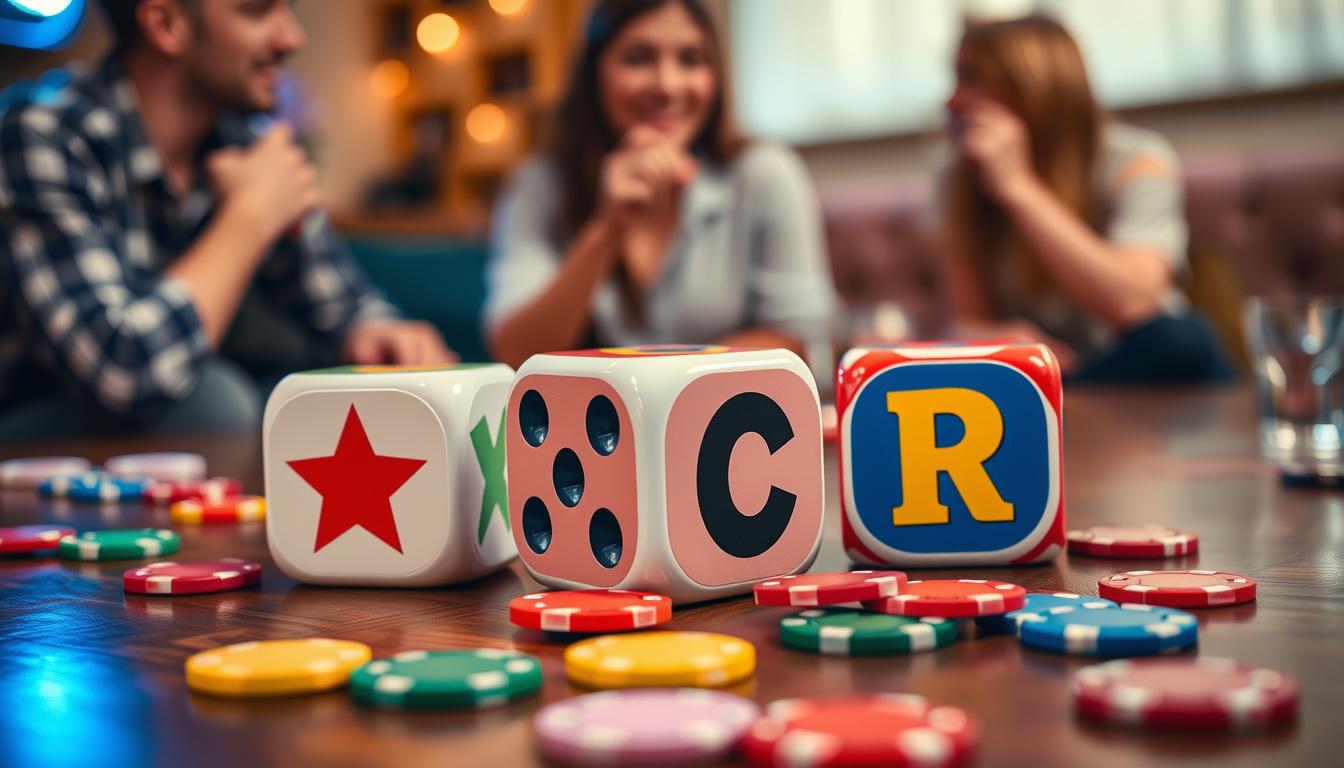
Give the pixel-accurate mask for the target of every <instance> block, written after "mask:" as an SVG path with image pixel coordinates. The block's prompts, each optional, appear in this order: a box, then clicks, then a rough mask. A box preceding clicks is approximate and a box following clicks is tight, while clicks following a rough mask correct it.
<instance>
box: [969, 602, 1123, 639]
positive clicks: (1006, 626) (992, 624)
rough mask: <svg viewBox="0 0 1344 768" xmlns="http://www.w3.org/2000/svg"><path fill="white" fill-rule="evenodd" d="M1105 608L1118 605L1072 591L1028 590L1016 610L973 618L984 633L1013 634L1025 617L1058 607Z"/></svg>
mask: <svg viewBox="0 0 1344 768" xmlns="http://www.w3.org/2000/svg"><path fill="white" fill-rule="evenodd" d="M1080 605H1081V606H1083V607H1085V608H1107V607H1111V606H1115V605H1119V603H1116V602H1115V601H1114V600H1107V599H1106V598H1104V597H1092V596H1090V595H1075V594H1073V593H1072V592H1054V593H1050V592H1028V593H1027V604H1026V605H1024V606H1023V607H1021V608H1019V609H1018V610H1016V611H1009V612H1007V613H1000V614H996V615H994V616H980V617H979V618H977V619H976V620H975V628H976V629H977V630H978V631H979V632H980V633H981V634H985V635H1015V634H1017V631H1018V627H1020V626H1021V625H1022V622H1023V621H1025V620H1027V618H1026V617H1032V618H1034V617H1038V616H1040V615H1042V614H1046V613H1053V612H1054V611H1056V610H1058V609H1060V608H1077V607H1078V606H1080Z"/></svg>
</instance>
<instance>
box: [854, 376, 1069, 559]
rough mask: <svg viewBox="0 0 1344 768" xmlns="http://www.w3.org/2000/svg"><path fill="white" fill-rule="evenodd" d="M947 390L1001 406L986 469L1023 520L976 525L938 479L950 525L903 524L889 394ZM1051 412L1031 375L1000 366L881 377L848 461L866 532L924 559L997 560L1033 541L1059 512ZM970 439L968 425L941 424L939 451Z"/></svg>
mask: <svg viewBox="0 0 1344 768" xmlns="http://www.w3.org/2000/svg"><path fill="white" fill-rule="evenodd" d="M942 388H954V389H969V390H973V391H976V392H979V393H981V394H984V395H985V396H987V397H988V398H989V399H990V400H992V401H994V403H995V404H996V405H997V406H998V409H999V412H1000V414H1001V416H1002V418H1003V439H1002V442H1001V443H1000V445H999V448H998V450H997V451H996V452H995V453H994V454H993V455H992V456H991V457H990V458H989V459H988V460H987V461H985V462H984V467H985V471H986V472H987V473H988V475H989V478H990V480H991V482H992V483H993V484H994V486H995V488H996V490H997V491H998V493H999V495H1000V496H1001V497H1002V498H1003V500H1004V501H1006V502H1009V503H1011V504H1013V505H1014V510H1013V514H1014V519H1012V520H1009V521H997V522H982V521H980V520H976V519H975V518H973V517H972V516H971V514H970V512H969V511H968V509H967V505H966V503H965V502H964V501H963V499H962V496H961V493H960V491H959V490H958V489H957V486H956V484H955V483H954V482H953V481H952V478H951V476H950V475H949V474H948V473H947V472H939V474H938V481H937V482H938V498H939V501H940V502H941V503H942V504H944V505H946V506H947V507H948V508H949V516H948V521H947V522H946V523H941V524H927V525H902V526H899V527H898V526H896V525H895V524H894V522H893V519H892V509H893V508H894V507H897V506H899V505H900V504H901V503H902V479H901V471H902V464H901V446H900V423H899V422H900V420H899V419H898V418H897V416H896V415H895V414H894V413H892V412H890V411H889V410H888V406H887V395H888V393H891V392H911V391H919V390H928V389H942ZM1047 408H1048V405H1047V404H1046V403H1045V401H1044V400H1043V399H1042V397H1041V394H1040V390H1038V389H1037V388H1036V386H1035V385H1034V384H1033V383H1032V382H1031V380H1030V379H1029V378H1027V376H1026V375H1024V374H1023V373H1021V372H1020V371H1017V370H1016V369H1014V368H1012V367H1010V366H1007V365H1004V364H1000V363H990V362H980V361H975V362H966V363H941V362H940V363H929V364H921V363H909V364H903V365H897V366H893V367H891V368H888V369H887V370H885V371H882V372H880V373H878V374H877V375H875V376H874V377H873V378H872V379H871V380H869V381H868V382H867V383H866V384H865V385H864V388H863V390H862V391H861V392H860V393H859V396H858V398H857V399H856V400H855V401H854V403H853V404H852V406H851V407H850V416H849V419H850V421H849V425H850V426H849V430H850V435H849V446H848V458H847V461H848V462H849V467H850V468H849V473H850V476H851V477H852V478H853V488H854V502H855V504H854V506H855V510H856V512H857V515H858V517H859V519H860V520H861V521H862V524H863V527H864V528H865V529H867V531H868V532H869V533H870V534H871V535H872V536H873V537H875V538H876V539H877V540H878V541H880V542H881V543H883V544H884V545H886V546H888V547H891V548H893V549H898V550H901V551H905V552H911V553H918V554H939V553H947V552H971V553H976V552H995V551H999V550H1003V549H1007V548H1010V547H1012V546H1014V545H1016V544H1018V543H1019V542H1021V541H1023V540H1025V539H1027V538H1029V537H1030V536H1031V534H1032V532H1033V531H1034V530H1035V529H1036V526H1037V525H1038V524H1039V523H1040V521H1041V518H1042V517H1043V516H1045V515H1046V514H1047V513H1048V512H1049V511H1050V510H1048V509H1047V507H1046V502H1047V501H1048V500H1049V497H1050V491H1051V478H1050V466H1049V455H1050V453H1049V451H1050V431H1049V429H1050V425H1049V422H1048V421H1047V415H1046V414H1047V410H1046V409H1047ZM965 433H966V425H965V424H963V423H962V421H961V419H960V418H958V417H956V416H954V415H951V414H939V415H938V416H936V417H935V419H934V439H935V443H936V445H937V446H938V447H947V446H951V445H956V444H957V443H959V442H960V441H961V440H962V438H963V437H964V436H965Z"/></svg>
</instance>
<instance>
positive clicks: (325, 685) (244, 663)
mask: <svg viewBox="0 0 1344 768" xmlns="http://www.w3.org/2000/svg"><path fill="white" fill-rule="evenodd" d="M372 656H373V653H372V652H371V651H370V650H369V646H367V645H364V644H363V643H354V642H350V641H348V640H330V639H328V638H324V637H312V638H305V639H302V640H262V641H254V642H250V643H238V644H236V645H226V646H224V647H222V648H214V649H212V650H209V651H202V652H200V653H198V654H195V655H194V656H192V657H190V658H188V659H187V665H186V670H187V687H189V688H191V689H192V690H194V691H199V692H201V693H208V694H212V695H215V696H228V697H231V698H253V697H263V696H292V695H294V694H300V693H316V692H318V691H326V690H330V689H332V688H339V687H341V686H343V685H345V684H346V681H348V680H349V679H350V673H351V672H352V671H353V670H354V669H355V668H356V667H358V666H360V665H361V664H363V663H365V662H366V661H368V660H369V659H370V657H372Z"/></svg>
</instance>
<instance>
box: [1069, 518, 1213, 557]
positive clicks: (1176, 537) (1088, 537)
mask: <svg viewBox="0 0 1344 768" xmlns="http://www.w3.org/2000/svg"><path fill="white" fill-rule="evenodd" d="M1069 551H1070V552H1072V553H1074V554H1078V555H1088V556H1090V557H1177V556H1180V555H1193V554H1195V553H1196V552H1198V551H1199V536H1197V535H1195V534H1193V533H1190V532H1188V531H1178V530H1176V529H1175V528H1167V527H1166V526H1161V525H1137V526H1112V525H1094V526H1092V527H1091V528H1087V529H1085V530H1081V531H1069Z"/></svg>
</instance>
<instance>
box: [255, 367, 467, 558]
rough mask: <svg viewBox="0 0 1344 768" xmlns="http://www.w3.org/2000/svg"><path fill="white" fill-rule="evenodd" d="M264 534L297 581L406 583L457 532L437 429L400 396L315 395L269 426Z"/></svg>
mask: <svg viewBox="0 0 1344 768" xmlns="http://www.w3.org/2000/svg"><path fill="white" fill-rule="evenodd" d="M267 438H268V449H267V456H266V493H267V497H268V499H267V502H268V506H269V508H270V513H269V514H268V515H267V534H268V537H269V543H270V546H271V550H272V553H273V554H274V555H275V556H276V559H277V560H280V561H283V563H282V564H283V565H285V566H287V567H286V568H285V570H286V571H287V572H291V573H293V574H294V575H296V576H298V577H299V578H301V579H305V580H313V581H335V582H339V581H344V580H347V579H359V578H365V579H368V580H369V581H370V582H375V583H376V582H396V581H397V580H400V579H413V578H415V577H416V576H417V575H419V574H420V573H421V572H422V571H425V570H426V569H428V568H431V567H433V566H434V565H435V563H436V562H437V561H438V560H439V558H440V557H441V555H442V553H443V551H444V549H445V548H446V547H447V545H448V542H449V540H450V539H451V538H452V537H453V536H454V535H457V533H458V532H457V531H455V530H454V527H455V526H454V523H455V521H454V520H453V516H452V515H451V514H450V510H449V508H448V505H447V504H445V503H444V502H445V500H446V499H447V498H449V493H450V490H451V489H450V488H449V481H448V478H449V464H448V451H447V443H446V440H445V437H444V426H443V424H442V422H441V421H440V420H439V417H438V415H437V414H436V413H435V412H434V409H433V408H431V407H430V405H429V404H428V403H426V402H425V401H424V400H422V399H420V398H419V397H416V396H415V395H412V394H409V393H407V392H402V391H399V390H393V389H388V390H313V391H308V392H303V393H301V394H299V395H296V396H295V397H293V398H291V399H290V400H288V401H287V402H285V403H284V405H283V406H281V408H280V410H279V412H278V413H277V414H276V415H275V418H274V421H273V422H272V423H271V424H270V428H269V429H268V430H267Z"/></svg>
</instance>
